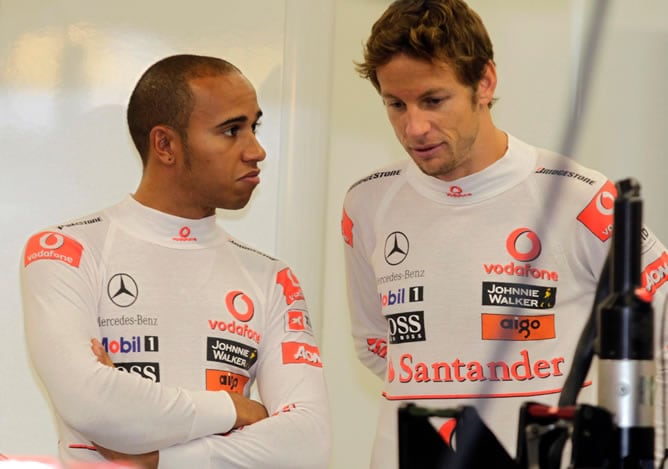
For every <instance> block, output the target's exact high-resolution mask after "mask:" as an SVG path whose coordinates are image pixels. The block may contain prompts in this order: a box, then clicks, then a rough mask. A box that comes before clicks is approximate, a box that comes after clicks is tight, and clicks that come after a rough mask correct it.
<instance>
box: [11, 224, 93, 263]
mask: <svg viewBox="0 0 668 469" xmlns="http://www.w3.org/2000/svg"><path fill="white" fill-rule="evenodd" d="M82 253H83V246H82V245H81V244H79V242H77V241H75V240H74V239H72V238H70V237H68V236H65V235H64V234H62V233H56V232H53V231H43V232H41V233H37V234H36V235H33V236H32V237H31V238H30V239H29V240H28V243H27V244H26V250H25V257H24V259H23V265H24V266H26V267H27V266H28V265H29V264H31V263H33V262H35V261H39V260H55V261H61V262H64V263H65V264H68V265H71V266H72V267H79V262H80V261H81V254H82Z"/></svg>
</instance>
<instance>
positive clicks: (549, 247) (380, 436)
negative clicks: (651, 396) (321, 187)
mask: <svg viewBox="0 0 668 469" xmlns="http://www.w3.org/2000/svg"><path fill="white" fill-rule="evenodd" d="M615 197H616V189H615V186H614V184H613V183H612V182H611V181H609V180H608V179H607V178H606V177H604V176H603V175H602V174H600V173H598V172H595V171H592V170H590V169H587V168H585V167H583V166H581V165H579V164H577V163H576V162H574V161H572V160H570V159H568V158H564V157H562V156H559V155H556V154H554V153H551V152H548V151H545V150H541V149H537V148H535V147H532V146H530V145H527V144H526V143H523V142H521V141H519V140H518V139H516V138H514V137H512V136H509V142H508V150H507V153H506V154H505V155H504V156H503V158H501V159H500V160H498V161H497V162H495V163H494V164H493V165H491V166H490V167H488V168H486V169H484V170H483V171H480V172H479V173H476V174H473V175H470V176H467V177H464V178H461V179H458V180H456V181H451V182H446V181H442V180H439V179H437V178H434V177H431V176H427V175H425V174H423V173H422V172H421V171H420V170H419V168H418V167H417V166H416V165H415V164H414V163H413V162H412V161H410V160H406V161H403V162H401V163H398V164H394V165H392V166H389V167H386V168H384V169H382V170H380V171H378V172H375V173H373V174H371V175H369V176H367V177H365V178H363V179H361V180H360V181H358V182H357V183H355V184H353V186H352V187H351V188H350V190H349V191H348V193H347V195H346V199H345V202H344V210H343V219H342V232H343V237H344V241H345V259H346V270H347V282H348V297H349V306H350V313H351V318H352V333H353V336H354V341H355V347H356V351H357V354H358V356H359V358H360V360H361V361H362V362H363V363H364V364H365V365H366V366H367V367H368V368H369V369H371V370H372V371H373V372H374V373H376V374H377V375H378V376H379V377H380V378H381V379H383V380H384V383H385V384H384V392H383V396H384V399H383V400H382V402H381V407H380V418H379V423H378V429H377V435H376V442H375V446H374V451H373V456H372V459H373V462H372V467H375V468H383V469H388V468H393V467H396V466H397V455H398V443H397V422H396V414H397V408H398V406H399V405H400V404H402V403H405V402H415V403H416V404H417V405H420V406H424V407H428V408H441V409H442V408H455V407H457V406H460V405H473V406H475V407H476V408H477V410H478V412H479V413H480V415H481V417H482V418H483V420H484V421H485V423H486V424H487V425H488V426H489V427H490V429H491V430H492V431H493V432H494V434H495V435H496V437H497V438H498V439H499V440H500V441H501V442H502V443H503V444H504V446H505V447H506V450H507V451H508V453H509V454H510V455H511V456H514V454H515V447H516V437H517V422H518V418H519V408H520V406H521V404H522V403H524V402H527V401H534V402H543V403H548V404H553V405H556V403H557V401H558V397H559V393H560V391H561V389H562V387H563V385H564V381H565V378H566V377H567V375H568V372H569V370H570V367H571V363H572V355H573V353H574V351H575V349H576V344H577V341H578V339H579V337H580V333H581V331H582V329H583V326H584V324H585V322H586V320H587V318H588V317H589V315H590V312H591V308H592V303H593V298H594V294H595V290H596V286H597V283H598V277H599V276H600V273H601V270H602V266H603V264H604V262H605V259H606V256H607V254H608V251H609V248H610V245H611V236H612V222H613V215H612V214H613V208H614V199H615ZM642 234H643V244H642V254H643V261H642V269H643V273H642V281H643V286H644V288H646V290H647V291H648V292H650V293H652V294H654V298H655V301H654V305H655V318H656V321H655V322H656V324H657V327H655V337H657V336H658V335H659V332H660V329H659V321H660V316H661V314H662V311H663V304H664V301H665V298H666V295H667V294H668V285H666V283H667V282H666V280H667V278H668V271H667V268H668V254H667V253H666V249H665V247H664V246H663V245H662V244H661V243H660V242H659V241H658V240H657V239H656V238H655V237H654V235H653V234H652V233H651V232H650V231H649V230H647V229H646V228H644V229H643V233H642ZM664 342H665V340H664V339H661V340H657V347H659V346H660V345H663V344H664ZM663 348H664V349H665V347H663ZM657 350H659V349H657ZM658 353H659V352H657V356H659V355H658ZM657 381H659V382H662V381H663V371H662V370H657ZM596 384H597V381H596V362H594V363H593V364H592V366H591V368H590V376H589V378H588V380H587V382H586V383H585V387H584V389H583V390H582V391H581V392H580V395H579V399H578V400H579V401H580V400H581V401H585V402H586V401H589V402H594V401H595V399H594V398H595V396H596ZM660 385H662V384H660ZM659 407H660V406H659ZM660 412H661V410H660V409H657V413H660ZM660 430H661V429H659V428H657V433H661V431H660Z"/></svg>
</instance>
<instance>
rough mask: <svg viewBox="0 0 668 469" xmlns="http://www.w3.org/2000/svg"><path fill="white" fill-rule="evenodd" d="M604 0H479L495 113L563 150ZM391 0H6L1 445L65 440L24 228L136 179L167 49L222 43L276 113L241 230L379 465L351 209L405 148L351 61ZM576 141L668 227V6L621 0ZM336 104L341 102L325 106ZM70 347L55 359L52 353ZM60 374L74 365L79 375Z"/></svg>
mask: <svg viewBox="0 0 668 469" xmlns="http://www.w3.org/2000/svg"><path fill="white" fill-rule="evenodd" d="M591 3H592V2H590V1H589V0H544V1H543V0H541V1H536V0H504V1H503V2H500V1H498V0H470V4H471V5H472V6H473V7H474V8H475V9H476V10H477V11H478V12H479V13H480V14H481V16H482V18H483V20H484V21H485V23H486V25H487V27H488V29H489V31H490V34H491V36H492V40H493V42H494V45H495V52H496V62H497V70H498V74H499V86H498V89H497V95H498V97H499V98H500V101H499V102H498V103H497V104H496V105H495V108H494V111H493V113H494V116H495V120H496V122H497V124H498V125H499V126H500V127H501V128H503V129H504V130H507V131H509V132H511V133H513V134H514V135H516V136H517V137H519V138H522V139H524V140H526V141H528V142H530V143H533V144H536V145H540V146H543V147H546V148H550V149H554V150H558V149H559V148H558V147H559V143H560V141H561V137H562V131H563V128H564V126H565V121H564V119H565V115H566V111H567V109H568V104H569V100H570V98H571V87H572V78H573V75H574V69H573V61H574V58H575V57H576V56H577V51H578V40H579V39H580V37H581V27H582V25H583V21H584V19H586V15H585V13H586V6H587V5H589V4H591ZM388 4H389V0H247V1H237V0H190V1H189V2H186V3H178V2H176V3H174V2H172V3H167V2H158V1H157V0H142V1H134V2H130V1H129V0H121V1H118V2H107V3H100V2H89V1H86V0H59V1H58V2H43V1H40V0H0V162H1V163H2V170H1V171H0V214H1V215H2V219H3V224H2V226H3V230H2V235H0V236H1V237H0V239H1V240H2V242H1V243H0V267H1V268H0V291H1V292H2V293H3V298H4V299H5V301H3V302H2V307H1V309H0V340H1V343H2V344H1V345H0V367H1V368H0V369H1V370H2V371H3V375H2V376H3V378H2V380H0V452H7V453H32V454H35V453H37V454H52V453H53V452H54V451H55V433H54V431H53V428H52V420H51V417H50V414H49V410H48V408H47V406H46V403H45V401H44V398H43V397H42V394H41V391H40V389H39V388H38V387H37V386H36V385H35V382H34V380H33V376H32V374H31V372H30V370H29V367H28V363H27V358H26V356H25V346H24V341H23V331H22V319H21V310H20V301H19V292H18V281H17V272H18V265H19V257H20V250H21V246H22V244H23V242H24V241H25V239H26V238H27V236H28V234H29V233H31V232H33V231H35V230H37V229H39V228H40V227H42V226H45V225H47V224H50V223H56V222H60V221H62V220H64V219H67V218H70V217H74V216H79V215H82V214H84V213H87V212H88V211H91V210H95V209H97V208H99V207H102V206H104V205H108V204H111V203H114V202H116V201H117V200H119V198H121V197H123V196H124V195H125V194H127V193H129V192H132V191H133V190H134V189H135V186H136V184H137V182H138V180H139V176H140V164H139V159H138V157H137V156H135V153H134V150H133V149H132V147H131V143H130V139H129V138H128V137H127V132H126V130H125V121H124V115H123V113H124V107H125V104H126V101H127V98H128V96H129V93H130V90H131V88H132V86H133V85H134V82H135V81H136V79H137V78H138V76H139V74H140V73H141V72H142V71H143V70H144V69H145V68H146V66H148V65H149V64H150V63H151V62H153V61H154V60H156V59H158V58H160V57H162V56H163V55H167V54H170V53H177V52H197V53H207V54H212V55H220V56H223V57H225V58H228V59H230V60H231V61H232V62H234V63H235V64H237V65H238V66H240V67H241V68H242V70H244V72H245V73H246V75H248V76H249V78H250V79H251V80H252V81H253V83H254V84H255V85H256V87H257V89H258V92H259V98H260V104H261V106H262V107H263V109H264V111H265V117H263V125H262V127H261V130H260V140H261V141H262V143H263V144H264V145H265V146H266V147H267V150H268V158H267V160H266V161H265V163H264V167H263V182H262V184H261V186H260V188H259V189H258V191H257V193H256V194H255V195H254V197H253V199H252V200H251V204H250V205H249V207H248V209H246V210H244V211H242V212H240V213H223V214H221V218H223V221H224V223H225V225H226V227H227V228H228V229H229V230H230V231H231V232H232V233H234V234H236V235H238V236H240V237H241V238H243V239H246V240H248V241H249V242H251V243H253V244H255V245H256V246H258V247H260V248H261V249H263V250H265V251H268V252H270V253H274V254H277V255H279V256H280V257H282V258H284V259H285V260H287V261H288V262H290V264H291V265H293V267H294V268H295V271H296V273H297V274H298V276H299V278H300V281H301V283H302V285H303V286H304V289H305V291H306V294H307V298H308V302H309V305H310V309H311V310H312V314H313V321H314V323H315V326H316V328H317V329H318V330H319V334H320V337H321V350H322V356H323V360H324V362H325V372H326V375H327V380H328V386H329V390H330V398H331V405H332V410H333V419H334V421H333V423H334V427H333V432H334V441H333V443H334V451H333V455H332V463H331V468H333V469H344V468H345V469H348V468H352V469H356V468H360V469H361V468H365V467H368V457H369V454H370V446H371V441H372V439H373V432H374V427H375V418H376V407H377V402H378V399H380V383H379V382H378V380H377V379H376V378H375V377H374V376H372V375H371V373H370V372H368V371H366V370H364V369H363V368H362V367H361V365H359V363H358V362H357V360H356V358H355V357H354V353H353V348H352V343H351V340H350V324H349V321H348V316H347V315H348V312H347V305H346V292H345V288H344V283H343V265H342V259H341V255H342V241H341V236H340V227H339V218H340V214H341V202H342V200H343V196H344V194H345V191H346V190H347V188H348V186H349V185H350V184H351V183H352V182H354V181H355V180H357V179H359V178H360V177H361V176H362V175H363V174H365V173H367V172H369V171H371V170H373V169H374V168H376V167H377V166H380V165H384V164H386V163H388V162H391V161H393V160H396V159H399V158H404V157H405V156H404V154H403V151H402V150H401V148H399V145H398V144H397V143H396V141H395V138H394V136H393V134H392V131H391V128H390V126H389V124H388V123H387V119H386V117H385V114H384V111H383V108H382V106H381V104H380V100H379V98H378V96H377V95H376V93H375V91H374V90H373V88H372V87H371V85H370V84H369V83H367V82H365V81H363V80H361V79H360V78H358V77H357V76H356V74H355V72H354V70H353V64H352V61H353V60H359V59H360V58H361V46H362V43H363V41H364V40H365V39H366V37H367V35H368V33H369V30H370V28H371V25H372V23H373V21H374V20H375V19H376V18H377V17H378V16H379V15H380V13H381V12H382V11H383V10H384V9H385V8H386V6H387V5H388ZM609 13H610V14H609V17H608V18H607V21H606V30H605V34H604V37H603V46H602V49H601V55H600V57H599V61H598V63H597V64H596V65H597V68H596V75H595V77H594V78H595V80H594V84H593V89H592V96H591V101H590V107H589V109H588V111H587V113H586V116H585V121H584V122H583V128H582V133H581V141H580V144H579V146H578V148H577V151H576V154H575V157H576V159H578V160H580V161H581V162H583V163H585V164H587V165H590V166H593V167H595V168H597V169H599V170H601V171H603V172H605V173H606V174H608V176H609V177H611V178H612V179H613V180H617V179H619V178H623V177H627V176H635V177H637V178H638V179H639V180H640V182H641V184H642V185H643V197H644V199H645V215H646V220H647V222H648V223H649V224H650V226H651V227H652V228H653V229H654V231H655V232H656V233H657V234H658V235H659V237H660V238H661V239H662V240H663V241H664V242H666V241H668V216H667V215H668V213H667V212H666V209H665V208H664V206H665V200H666V195H665V189H664V186H665V181H666V178H667V177H668V170H667V167H668V164H667V163H666V161H665V144H663V137H664V136H665V135H667V134H668V120H667V119H666V118H665V110H666V109H668V95H667V94H666V93H664V92H663V90H664V86H663V85H664V82H665V77H666V76H668V2H666V1H665V0H643V2H640V3H638V2H628V1H626V0H617V1H615V0H611V9H610V12H609ZM330 103H331V104H330ZM57 359H58V357H54V360H57ZM63 379H66V377H64V378H63Z"/></svg>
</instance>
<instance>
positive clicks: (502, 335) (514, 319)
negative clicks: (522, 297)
mask: <svg viewBox="0 0 668 469" xmlns="http://www.w3.org/2000/svg"><path fill="white" fill-rule="evenodd" d="M481 321H482V339H483V340H514V341H525V340H545V339H554V338H555V337H556V333H555V327H554V314H545V315H540V316H517V315H510V314H486V313H483V314H481Z"/></svg>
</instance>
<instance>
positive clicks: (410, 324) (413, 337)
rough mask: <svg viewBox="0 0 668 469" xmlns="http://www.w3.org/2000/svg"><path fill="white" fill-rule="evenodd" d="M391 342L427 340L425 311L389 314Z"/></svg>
mask: <svg viewBox="0 0 668 469" xmlns="http://www.w3.org/2000/svg"><path fill="white" fill-rule="evenodd" d="M385 318H386V319H387V323H388V326H389V333H390V343H391V344H401V343H404V342H422V341H424V340H427V336H426V334H425V330H424V311H409V312H406V313H397V314H388V315H387V316H385Z"/></svg>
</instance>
